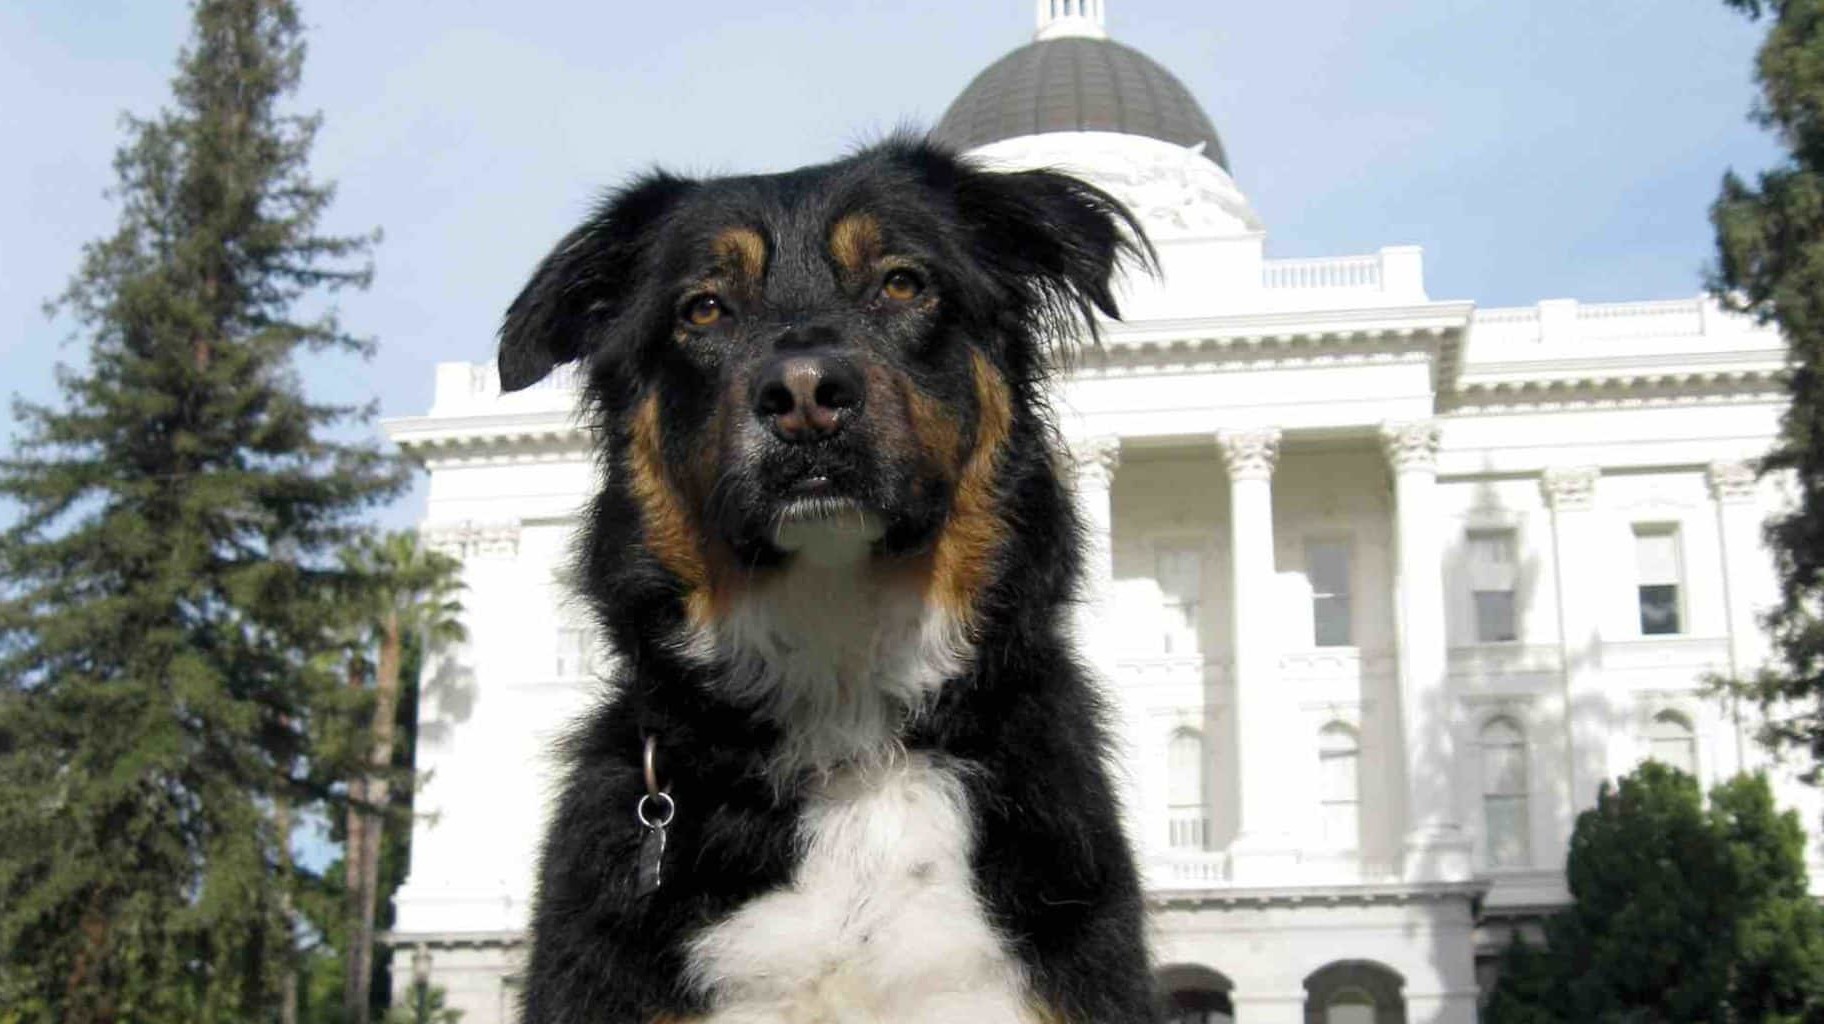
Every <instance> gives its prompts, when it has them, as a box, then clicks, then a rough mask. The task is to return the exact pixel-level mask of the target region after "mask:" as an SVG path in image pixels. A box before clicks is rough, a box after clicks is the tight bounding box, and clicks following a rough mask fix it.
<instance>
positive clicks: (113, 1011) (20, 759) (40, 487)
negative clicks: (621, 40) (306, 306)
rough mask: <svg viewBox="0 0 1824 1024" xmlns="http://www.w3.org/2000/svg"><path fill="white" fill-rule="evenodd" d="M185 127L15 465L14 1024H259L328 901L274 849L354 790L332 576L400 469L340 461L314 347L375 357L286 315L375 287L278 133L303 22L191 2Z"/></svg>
mask: <svg viewBox="0 0 1824 1024" xmlns="http://www.w3.org/2000/svg"><path fill="white" fill-rule="evenodd" d="M192 16H193V28H192V35H191V39H190V42H189V44H188V45H187V47H186V48H185V50H184V52H183V53H182V55H181V57H180V60H179V66H178V71H177V75H176V77H175V79H174V81H173V102H172V105H171V107H170V108H169V109H166V110H162V111H160V112H159V113H158V114H157V115H156V116H154V117H151V118H149V119H129V120H128V121H127V122H126V141H125V143H124V144H123V145H122V147H121V148H120V150H119V152H118V153H117V155H116V158H115V168H116V172H117V187H116V191H115V195H116V197H117V200H118V202H119V206H120V222H119V226H118V228H117V229H116V231H115V232H114V233H113V234H112V235H111V236H109V237H107V238H104V239H102V240H100V241H98V242H95V243H92V244H91V245H90V246H88V248H87V249H86V250H85V253H84V258H83V261H82V264H81V266H80V268H79V269H78V271H77V272H76V274H75V276H74V278H73V279H72V281H71V284H70V286H69V288H68V290H67V291H66V292H65V293H64V295H63V296H62V297H61V298H60V299H59V300H58V302H57V304H56V306H57V308H60V309H61V310H62V311H63V312H65V313H66V314H68V315H69V316H71V317H72V318H73V320H74V321H75V322H76V323H77V324H78V325H80V328H81V332H82V334H83V335H84V336H85V338H86V340H87V355H88V359H87V365H86V367H85V368H84V369H81V370H67V369H66V370H62V371H60V375H59V385H60V388H61V392H62V401H61V403H60V404H59V405H58V406H57V407H52V406H46V405H33V404H25V403H21V404H19V405H17V407H16V415H17V416H18V418H19V420H20V422H21V435H22V439H21V442H20V445H19V448H18V450H17V451H16V452H15V453H13V454H12V455H10V456H8V457H7V458H5V459H4V461H0V495H3V496H4V497H5V498H6V499H10V501H11V502H12V504H13V505H14V506H15V509H16V512H17V514H16V516H15V518H14V522H13V523H12V524H11V525H10V526H8V527H7V528H6V529H5V530H4V531H3V532H0V581H3V582H0V1007H5V1008H6V1010H7V1012H9V1013H10V1014H12V1015H13V1017H14V1018H15V1019H16V1020H17V1021H18V1022H19V1024H37V1022H49V1021H58V1022H69V1024H111V1022H117V1021H118V1022H123V1024H124V1022H129V1021H130V1022H133V1024H163V1022H167V1021H169V1022H179V1021H181V1022H185V1024H189V1022H199V1021H200V1022H212V1021H236V1022H241V1021H253V1020H268V1019H271V1018H272V1017H273V1016H275V1015H277V1014H278V1013H279V1012H280V1007H281V1005H282V1003H283V1001H284V999H283V990H284V989H285V987H286V978H287V976H288V975H289V974H290V969H291V967H292V965H293V962H294V958H293V956H292V948H293V945H294V938H295V935H296V934H297V929H296V927H295V922H294V920H293V919H292V915H293V913H294V910H295V908H296V906H297V905H298V904H297V900H298V898H300V897H302V896H304V895H305V894H306V893H307V890H308V887H309V885H310V884H311V883H312V881H313V880H312V879H310V878H308V877H306V875H305V873H304V872H302V871H300V870H298V869H296V868H295V867H294V866H293V865H291V864H290V863H289V861H288V858H287V857H286V855H285V851H286V849H287V845H288V842H289V838H290V837H289V831H290V829H289V827H288V824H287V823H288V822H289V821H290V820H294V818H293V816H294V815H297V814H301V813H302V812H304V811H306V810H308V809H312V808H315V809H316V813H319V814H321V813H323V812H324V801H325V800H326V799H327V798H328V797H329V796H330V795H331V792H332V785H333V784H334V783H336V782H338V781H340V780H343V779H346V778H347V777H348V774H349V767H348V764H347V761H346V757H345V756H344V755H345V753H346V752H348V751H353V750H356V749H358V747H357V746H356V745H354V744H351V743H349V742H347V737H345V736H338V723H340V722H342V721H344V720H345V718H346V716H347V715H348V714H349V713H350V712H351V711H352V710H353V709H352V708H351V704H352V703H355V700H354V698H355V696H356V695H351V694H350V693H349V692H348V691H347V690H346V689H345V688H344V687H343V686H342V680H341V679H340V678H339V677H338V676H337V674H336V673H334V672H332V671H329V670H328V669H327V663H326V662H325V660H324V658H323V657H322V654H323V653H324V649H325V647H326V645H328V644H330V643H331V642H332V641H333V630H334V628H335V627H336V625H337V624H338V623H339V622H341V621H342V616H343V615H344V614H345V608H346V606H347V603H348V595H351V594H353V595H359V594H361V593H363V592H365V590H364V587H363V583H364V581H362V580H360V579H359V578H357V576H356V575H355V574H351V573H350V571H349V570H348V568H347V567H346V566H344V565H342V564H340V563H339V562H338V561H337V560H336V558H335V553H336V552H337V551H339V550H341V549H342V548H344V547H346V546H347V545H348V544H349V543H351V541H352V540H353V539H354V538H355V537H357V536H359V535H360V534H361V533H362V532H363V531H362V528H361V526H360V523H359V516H360V515H361V514H362V513H363V512H365V511H366V510H368V509H370V508H371V507H373V506H374V505H376V504H377V503H379V502H382V501H384V500H387V499H389V498H390V497H392V496H393V495H395V494H396V493H397V492H398V490H399V488H400V486H401V484H402V481H403V473H402V470H401V468H400V466H399V465H398V463H396V462H395V461H394V460H392V459H389V458H388V457H386V456H384V455H383V454H382V453H381V452H380V451H379V450H378V449H377V448H376V447H374V446H373V445H372V444H369V443H365V442H361V443H351V442H345V441H340V440H337V439H336V435H337V433H338V432H343V433H346V432H347V428H348V427H350V426H351V425H358V424H360V423H362V422H364V421H365V419H366V417H367V415H368V412H367V411H366V410H363V409H358V408H350V407H346V406H338V405H330V404H322V403H315V402H312V401H310V400H309V399H307V398H306V397H305V395H304V394H303V393H302V391H301V388H300V386H299V383H298V381H297V379H296V375H295V370H294V358H295V357H296V356H297V355H298V354H299V353H300V351H311V352H334V353H348V354H360V355H364V354H366V353H367V352H368V350H369V343H367V342H365V341H362V340H360V339H358V338H355V337H353V336H351V335H349V334H348V333H347V332H346V331H345V330H343V328H342V327H341V325H340V324H339V323H338V322H337V320H336V318H335V317H334V315H333V314H322V315H313V316H304V315H300V314H299V313H298V312H296V307H297V306H298V305H299V304H300V302H309V303H311V305H312V306H313V307H318V306H321V305H322V297H323V296H325V295H328V294H331V293H333V292H335V291H336V290H337V289H340V288H345V287H362V286H365V285H366V284H367V282H368V280H369V276H370V270H369V268H368V266H367V265H366V264H365V262H364V259H365V255H366V251H367V249H368V246H369V245H370V244H371V241H372V240H371V239H370V238H366V237H336V236H330V235H325V234H323V233H321V232H320V231H319V230H318V222H319V220H320V218H321V216H322V214H323V212H324V210H325V208H326V207H327V205H328V203H329V202H330V198H331V190H330V189H329V188H328V187H326V186H323V185H320V184H318V183H316V182H314V181H313V180H312V179H311V178H310V176H309V173H308V167H307V161H308V155H309V152H310V147H311V142H312V138H313V136H314V134H315V131H316V128H317V123H318V122H317V120H316V119H315V118H314V117H301V116H295V115H292V114H289V113H286V112H285V111H284V110H282V109H281V103H282V101H283V100H284V98H285V97H286V96H288V95H289V94H291V93H292V92H293V91H294V90H295V89H296V87H297V84H298V81H299V75H300V72H301V69H302V66H303V59H304V47H303V43H302V40H301V29H300V26H299V21H298V15H297V11H296V9H295V8H294V6H293V4H292V3H291V2H289V0H196V2H195V3H194V5H193V9H192Z"/></svg>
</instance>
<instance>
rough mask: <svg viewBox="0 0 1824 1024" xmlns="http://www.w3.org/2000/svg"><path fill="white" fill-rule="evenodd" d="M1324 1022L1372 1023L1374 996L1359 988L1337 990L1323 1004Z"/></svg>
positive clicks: (1333, 1023) (1342, 1023)
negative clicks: (1327, 1001)
mask: <svg viewBox="0 0 1824 1024" xmlns="http://www.w3.org/2000/svg"><path fill="white" fill-rule="evenodd" d="M1324 1024H1374V997H1373V996H1371V995H1369V994H1368V993H1366V992H1364V991H1362V990H1361V989H1359V988H1345V989H1339V990H1337V992H1336V994H1335V995H1332V996H1331V997H1330V1002H1329V1003H1327V1004H1326V1005H1325V1006H1324Z"/></svg>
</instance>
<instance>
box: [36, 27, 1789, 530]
mask: <svg viewBox="0 0 1824 1024" xmlns="http://www.w3.org/2000/svg"><path fill="white" fill-rule="evenodd" d="M301 6H302V8H303V12H304V16H305V19H306V22H307V23H308V24H309V25H310V36H309V40H310V58H309V62H308V65H307V67H306V72H305V78H306V82H305V88H304V90H303V94H302V96H301V97H300V98H299V104H300V106H301V107H302V108H304V109H315V110H319V111H321V112H322V114H323V116H324V118H325V124H324V129H323V132H322V134H321V136H320V137H319V143H318V149H317V154H316V160H315V168H316V171H317V174H318V176H319V177H320V178H322V179H329V180H334V181H336V182H338V183H339V186H340V193H339V197H338V201H337V203H336V205H335V207H334V208H333V210H332V212H331V215H330V218H329V223H328V225H327V227H329V228H330V229H332V230H337V231H350V232H354V231H364V230H368V229H371V228H374V227H379V228H381V229H382V230H383V231H384V232H385V241H384V242H383V243H382V245H381V246H380V248H379V250H378V252H377V254H376V263H377V269H378V276H377V279H376V282H375V285H374V288H373V289H372V290H371V291H369V292H367V293H364V294H360V295H352V296H347V297H345V298H344V299H342V300H341V302H340V307H341V312H342V315H343V318H344V321H345V323H346V324H347V325H348V326H349V327H350V328H351V329H353V330H355V331H357V332H359V333H362V334H367V335H371V336H373V337H375V338H377V339H378V340H379V342H380V352H379V355H378V356H377V357H376V358H375V359H374V360H373V361H372V362H369V363H353V362H346V361H343V362H336V361H321V362H315V363H312V364H309V365H307V366H306V373H305V379H306V381H307V382H308V384H309V385H310V386H311V387H312V389H313V391H314V393H316V394H318V395H320V396H324V397H330V396H336V397H343V398H365V397H377V398H378V399H379V402H380V405H381V409H382V411H383V414H384V415H389V416H397V415H409V414H413V413H418V412H422V411H424V410H425V409H426V408H428V406H429V404H430V397H431V376H432V366H433V365H434V364H435V363H436V362H438V361H439V360H449V359H470V360H479V359H485V358H488V356H489V355H490V350H491V346H492V336H493V331H494V327H495V325H496V324H497V323H498V319H499V315H500V312H501V310H502V309H503V308H504V307H505V305H506V303H507V302H508V300H510V299H511V298H512V296H513V294H514V292H515V291H516V290H517V288H518V286H519V285H520V283H521V282H522V281H523V279H524V277H525V275H526V273H527V272H528V271H529V270H530V269H531V266H532V264H533V263H534V261H536V260H537V258H538V257H539V256H540V255H542V253H543V252H544V250H545V249H546V248H547V247H548V246H549V245H550V244H551V242H553V241H554V240H555V239H556V238H557V236H558V235H559V234H561V233H562V232H563V231H564V230H565V229H566V228H567V227H568V226H569V225H570V224H572V223H573V222H574V221H575V220H576V219H577V218H578V217H579V216H580V215H581V213H582V211H583V210H584V209H585V207H586V206H587V204H588V202H589V200H590V197H591V196H592V195H593V194H594V193H595V191H596V190H597V189H599V188H600V187H602V186H604V185H608V184H612V183H614V182H616V181H618V180H620V179H622V178H624V177H626V176H627V175H629V174H632V173H635V172H637V171H639V170H641V169H643V168H645V167H648V166H651V165H653V164H655V163H656V164H664V165H667V166H670V167H673V168H675V169H680V170H685V171H696V172H716V171H750V170H769V169H780V168H785V167H789V166H793V165H796V164H800V163H806V162H811V161H817V160H822V159H826V158H828V157H831V156H833V155H836V154H839V153H841V152H842V151H844V150H845V149H848V148H850V147H852V146H854V145H855V144H857V143H859V142H863V141H866V140H868V139H870V138H875V137H878V136H879V135H881V134H883V133H885V132H887V131H889V130H891V129H893V128H894V127H895V126H899V125H904V124H910V125H918V126H928V125H930V124H931V123H933V122H934V121H935V120H936V119H937V117H938V116H939V115H940V114H941V113H942V112H943V110H944V107H945V106H946V105H947V104H948V103H949V101H950V100H951V99H952V98H953V97H954V96H955V95H956V94H957V93H958V92H959V91H960V90H961V89H962V88H963V86H964V85H965V84H967V83H968V81H969V79H970V78H971V77H972V76H973V75H974V74H975V73H976V72H977V71H979V70H981V69H982V68H984V67H986V66H987V65H988V64H989V63H990V62H991V61H993V60H994V59H995V58H996V57H998V56H1000V55H1001V54H1002V53H1004V52H1006V51H1007V50H1010V49H1012V48H1014V47H1016V46H1018V45H1021V44H1023V43H1024V42H1026V40H1027V39H1028V38H1029V37H1030V34H1031V31H1032V11H1033V5H1032V3H1031V2H1030V0H970V2H945V0H930V2H925V3H916V4H911V3H905V2H896V3H886V2H878V0H850V2H846V3H838V2H816V3H810V2H806V3H799V4H792V5H786V4H758V3H752V2H747V3H742V2H734V0H692V2H690V3H678V2H674V3H669V4H632V3H624V2H616V0H607V2H603V0H596V2H594V3H565V2H557V0H517V2H514V3H510V4H503V3H498V2H470V0H445V2H440V3H437V4H397V3H395V4H377V3H373V2H371V0H301ZM1108 7H1109V27H1110V31H1111V34H1112V35H1113V36H1114V37H1115V38H1116V39H1119V40H1121V41H1122V42H1125V43H1127V44H1129V45H1131V46H1134V47H1136V48H1138V49H1140V50H1141V51H1143V52H1145V53H1147V54H1148V55H1150V56H1152V57H1153V58H1154V59H1156V60H1158V61H1159V62H1160V63H1162V64H1164V65H1165V66H1166V67H1167V68H1169V69H1171V70H1172V71H1173V72H1174V73H1176V74H1177V75H1178V76H1179V77H1180V78H1181V79H1182V80H1183V81H1184V82H1185V84H1186V85H1187V86H1189V88H1190V90H1191V92H1192V93H1193V94H1194V95H1196V96H1197V97H1198V98H1199V99H1200V100H1201V101H1202V102H1203V105H1204V108H1205V109H1206V110H1207V111H1208V112H1209V114H1210V117H1211V119H1212V120H1213V121H1214V122H1215V124H1216V126H1217V129H1218V131H1219V132H1220V133H1221V135H1222V138H1223V143H1224V146H1225V147H1226V148H1227V150H1228V153H1229V156H1230V160H1231V163H1232V164H1233V167H1234V171H1235V174H1236V177H1237V179H1238V181H1239V183H1240V184H1241V187H1242V188H1243V190H1244V191H1246V192H1247V194H1248V195H1249V197H1250V198H1251V200H1252V201H1253V203H1254V206H1255V208H1256V209H1257V210H1258V211H1259V213H1260V215H1261V217H1262V218H1263V219H1264V220H1265V222H1266V225H1267V229H1268V232H1269V235H1268V252H1269V255H1272V256H1281V257H1284V256H1321V255H1341V254H1345V253H1355V252H1367V251H1371V250H1373V249H1375V248H1376V247H1378V246H1381V245H1391V244H1408V243H1410V244H1418V245H1422V246H1424V247H1425V251H1426V271H1427V283H1428V287H1429V290H1430V293H1431V295H1432V296H1433V297H1434V298H1450V299H1457V298H1466V299H1474V300H1476V301H1477V302H1479V303H1480V304H1482V305H1484V306H1494V305H1516V304H1522V303H1529V302H1533V301H1536V300H1538V299H1541V298H1553V297H1572V298H1580V299H1585V300H1590V301H1610V300H1628V299H1645V298H1666V297H1674V296H1687V295H1692V294H1695V293H1697V292H1698V291H1699V289H1700V287H1701V279H1702V272H1703V269H1704V267H1705V265H1706V264H1707V262H1708V261H1709V260H1710V258H1711V239H1710V231H1709V226H1708V223H1707V221H1706V219H1705V212H1706V210H1707V208H1708V205H1709V203H1710V200H1711V199H1712V197H1713V196H1714V194H1715V192H1716V188H1717V182H1718V180H1719V179H1720V177H1721V175H1722V173H1723V171H1724V169H1725V168H1728V167H1735V168H1737V169H1738V170H1742V171H1745V172H1746V171H1753V170H1755V169H1757V168H1760V167H1763V166H1766V165H1767V164H1768V163H1770V162H1771V161H1772V160H1773V159H1774V158H1775V156H1776V151H1775V149H1774V147H1773V145H1772V143H1771V142H1770V140H1769V139H1768V138H1767V137H1766V136H1765V135H1764V134H1762V133H1761V132H1760V131H1759V130H1758V129H1757V128H1755V127H1754V126H1752V125H1750V124H1748V123H1747V121H1746V114H1747V111H1748V109H1749V107H1750V106H1751V104H1752V102H1753V98H1754V91H1753V86H1752V81H1751V77H1750V62H1751V59H1752V55H1753V50H1754V47H1755V45H1756V43H1757V41H1758V39H1759V36H1760V33H1761V27H1760V26H1755V25H1752V24H1750V23H1748V22H1746V21H1744V20H1743V19H1741V18H1740V17H1739V16H1737V15H1735V14H1733V13H1732V12H1730V11H1728V10H1727V9H1725V8H1724V6H1723V5H1722V3H1721V0H1694V2H1680V3H1645V2H1641V0H1623V2H1616V3H1600V4H1592V3H1589V2H1587V0H1584V2H1576V3H1573V2H1566V0H1523V2H1495V0H1479V2H1471V0H1425V2H1421V0H1412V2H1408V3H1398V4H1386V3H1372V4H1370V3H1360V2H1357V3H1350V2H1346V0H1305V2H1302V3H1297V4H1258V3H1255V4H1239V3H1237V4H1217V3H1210V2H1209V0H1200V2H1189V0H1108ZM186 16H187V9H186V8H185V7H184V6H183V5H181V4H177V3H175V2H173V3H165V4H154V3H148V2H144V0H13V2H11V3H8V4H6V5H4V6H0V97H4V99H0V138H4V139H6V140H8V144H7V149H8V151H9V152H10V153H11V154H12V155H11V156H10V157H9V158H7V159H6V160H3V161H0V360H3V363H0V365H3V366H4V375H3V379H4V388H5V389H6V390H8V391H12V392H16V393H19V394H23V395H25V396H27V397H30V398H34V399H39V400H44V399H47V398H50V397H52V395H53V393H54V392H53V387H52V367H53V365H54V364H55V363H56V362H58V361H60V360H61V361H65V362H70V361H75V360H79V359H80V357H81V342H80V339H77V340H75V341H71V342H66V339H69V338H70V337H71V334H72V331H73V327H72V325H71V324H69V323H67V322H57V321H51V320H47V319H46V318H45V317H44V315H43V314H42V313H41V312H40V306H41V304H42V303H43V301H44V300H45V299H47V298H49V297H51V296H53V295H55V294H56V293H57V292H58V291H59V290H60V289H61V288H62V287H63V285H64V283H65V282H66V281H67V280H68V277H69V275H70V273H71V272H72V271H73V270H74V268H75V266H76V261H77V258H78V254H79V251H80V248H81V246H82V244H83V243H84V242H85V241H88V240H91V239H94V238H97V237H99V236H101V235H104V234H106V233H107V232H108V231H109V230H110V229H111V226H112V224H113V217H114V210H113V207H112V205H111V203H110V201H109V200H107V199H106V198H105V197H104V196H103V191H104V190H105V189H106V188H107V187H108V186H109V185H110V184H111V182H112V172H111V169H110V160H111V158H112V154H113V150H114V148H115V146H116V145H117V144H118V142H119V139H120V134H119V127H118V118H119V115H120V114H121V113H122V112H126V111H131V112H134V113H139V114H149V113H151V112H152V111H153V110H155V109H156V108H157V106H158V105H159V104H161V103H162V102H164V101H165V98H166V96H167V83H168V80H169V78H170V75H171V72H172V69H173V66H174V63H173V62H174V59H175V54H176V51H177V48H178V46H179V45H180V44H181V43H182V41H183V37H184V33H185V30H186V23H185V19H186ZM12 431H13V428H12V426H11V424H10V422H9V423H6V424H4V425H0V440H4V441H5V443H8V444H10V439H11V437H12ZM419 510H420V499H419V498H418V497H417V495H416V494H414V496H413V497H411V498H408V499H407V500H405V501H402V502H401V503H400V504H399V505H398V506H397V507H395V508H394V509H391V510H389V511H388V512H387V514H386V518H387V520H388V521H389V522H392V523H395V524H399V525H404V524H406V523H409V522H411V521H412V520H413V519H415V518H416V516H417V515H418V513H419Z"/></svg>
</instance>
